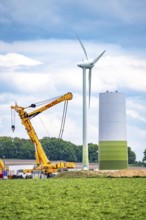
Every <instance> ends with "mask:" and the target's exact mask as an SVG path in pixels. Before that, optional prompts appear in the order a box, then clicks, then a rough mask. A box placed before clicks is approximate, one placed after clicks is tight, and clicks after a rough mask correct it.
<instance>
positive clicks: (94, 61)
mask: <svg viewBox="0 0 146 220" xmlns="http://www.w3.org/2000/svg"><path fill="white" fill-rule="evenodd" d="M105 51H106V50H104V51H103V52H102V53H101V54H100V55H99V56H98V57H97V58H96V59H95V60H93V64H95V63H96V62H97V61H98V60H99V59H100V57H102V55H103V54H104V53H105Z"/></svg>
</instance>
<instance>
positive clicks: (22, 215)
mask: <svg viewBox="0 0 146 220" xmlns="http://www.w3.org/2000/svg"><path fill="white" fill-rule="evenodd" d="M0 192H1V199H0V217H1V219H2V220H5V219H13V220H17V219H20V220H26V219H27V220H33V219H34V220H37V219H45V220H46V219H49V220H53V219H55V220H60V219H61V220H68V219H69V220H73V219H74V220H83V219H85V220H86V219H87V220H90V219H91V220H94V219H95V220H98V219H99V220H119V219H125V220H129V219H134V220H144V219H146V208H145V204H146V178H100V177H99V178H50V179H28V180H23V179H17V180H1V181H0Z"/></svg>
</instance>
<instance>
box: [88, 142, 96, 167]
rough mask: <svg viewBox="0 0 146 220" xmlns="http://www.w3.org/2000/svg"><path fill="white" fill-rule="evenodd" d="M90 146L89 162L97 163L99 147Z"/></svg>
mask: <svg viewBox="0 0 146 220" xmlns="http://www.w3.org/2000/svg"><path fill="white" fill-rule="evenodd" d="M88 146H89V162H90V163H97V162H98V145H97V144H91V143H90V144H88Z"/></svg>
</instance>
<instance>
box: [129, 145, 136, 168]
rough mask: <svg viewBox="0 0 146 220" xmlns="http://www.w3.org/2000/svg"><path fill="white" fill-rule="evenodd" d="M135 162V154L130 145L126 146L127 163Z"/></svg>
mask: <svg viewBox="0 0 146 220" xmlns="http://www.w3.org/2000/svg"><path fill="white" fill-rule="evenodd" d="M135 162H136V154H135V153H134V151H132V150H131V147H128V163H129V164H134V163H135Z"/></svg>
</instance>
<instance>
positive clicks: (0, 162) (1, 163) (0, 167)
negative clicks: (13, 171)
mask: <svg viewBox="0 0 146 220" xmlns="http://www.w3.org/2000/svg"><path fill="white" fill-rule="evenodd" d="M0 169H1V170H4V169H5V165H4V163H3V161H2V160H1V159H0Z"/></svg>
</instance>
